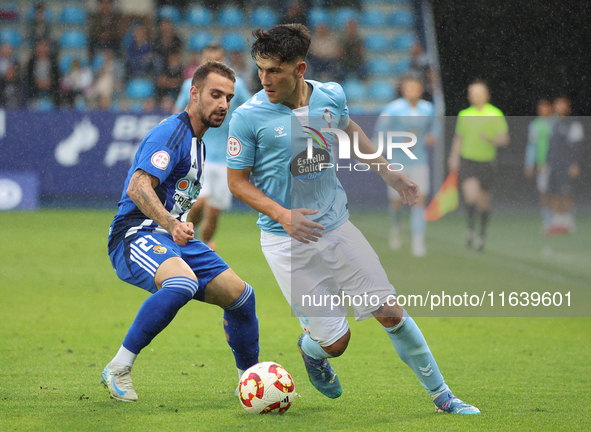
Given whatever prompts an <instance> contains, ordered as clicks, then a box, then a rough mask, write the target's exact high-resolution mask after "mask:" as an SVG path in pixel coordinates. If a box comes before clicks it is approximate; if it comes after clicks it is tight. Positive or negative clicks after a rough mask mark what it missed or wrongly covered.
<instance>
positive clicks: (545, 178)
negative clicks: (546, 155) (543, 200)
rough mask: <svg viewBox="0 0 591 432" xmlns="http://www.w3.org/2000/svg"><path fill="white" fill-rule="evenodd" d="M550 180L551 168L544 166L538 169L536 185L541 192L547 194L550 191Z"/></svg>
mask: <svg viewBox="0 0 591 432" xmlns="http://www.w3.org/2000/svg"><path fill="white" fill-rule="evenodd" d="M549 180H550V169H548V167H547V166H546V167H544V168H541V169H539V170H538V173H537V175H536V186H537V187H538V192H539V193H541V194H545V193H547V192H548V182H549Z"/></svg>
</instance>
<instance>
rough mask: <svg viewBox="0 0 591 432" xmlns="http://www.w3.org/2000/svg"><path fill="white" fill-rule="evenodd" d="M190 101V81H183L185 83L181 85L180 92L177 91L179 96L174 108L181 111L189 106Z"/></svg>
mask: <svg viewBox="0 0 591 432" xmlns="http://www.w3.org/2000/svg"><path fill="white" fill-rule="evenodd" d="M190 99H191V80H185V82H183V85H182V86H181V90H180V91H179V96H178V97H177V99H176V102H175V104H174V107H175V108H176V109H177V110H180V111H182V110H184V109H185V107H186V106H187V105H188V104H189V100H190Z"/></svg>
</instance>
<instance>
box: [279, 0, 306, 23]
mask: <svg viewBox="0 0 591 432" xmlns="http://www.w3.org/2000/svg"><path fill="white" fill-rule="evenodd" d="M306 3H310V2H306ZM307 10H309V4H308V7H306V5H304V2H303V1H302V0H293V1H292V2H291V3H290V4H289V6H288V7H287V12H286V13H285V15H283V17H282V18H281V24H294V23H299V24H304V25H305V26H307V25H308V18H307V15H306V11H307Z"/></svg>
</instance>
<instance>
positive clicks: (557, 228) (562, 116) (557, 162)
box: [546, 96, 585, 235]
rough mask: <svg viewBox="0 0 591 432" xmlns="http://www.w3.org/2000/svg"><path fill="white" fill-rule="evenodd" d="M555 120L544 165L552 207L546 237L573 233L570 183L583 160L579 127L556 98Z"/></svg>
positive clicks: (564, 101) (562, 99) (563, 102)
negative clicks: (550, 220) (546, 171)
mask: <svg viewBox="0 0 591 432" xmlns="http://www.w3.org/2000/svg"><path fill="white" fill-rule="evenodd" d="M554 112H555V113H556V121H555V122H554V125H553V127H552V133H551V135H550V145H549V147H548V157H547V164H548V169H549V170H550V177H549V179H548V193H549V194H550V204H551V207H552V222H551V224H550V227H549V228H548V230H547V231H546V233H547V234H548V235H560V234H566V233H572V232H574V231H575V219H574V216H573V214H572V212H571V210H572V206H573V198H572V180H573V179H576V178H577V177H579V175H580V172H581V166H580V162H581V160H582V157H583V145H582V144H583V138H584V136H585V133H584V130H583V125H582V124H581V122H580V121H578V120H577V119H574V118H569V117H568V116H569V115H570V112H571V104H570V100H569V99H568V98H567V97H564V96H563V97H559V98H557V99H556V100H555V101H554Z"/></svg>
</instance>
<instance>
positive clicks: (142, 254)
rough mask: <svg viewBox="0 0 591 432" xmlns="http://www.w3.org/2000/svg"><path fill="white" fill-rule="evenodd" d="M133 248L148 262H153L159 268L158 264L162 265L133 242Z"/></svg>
mask: <svg viewBox="0 0 591 432" xmlns="http://www.w3.org/2000/svg"><path fill="white" fill-rule="evenodd" d="M131 250H134V251H136V253H137V254H138V255H139V256H141V257H143V258H144V259H145V260H146V261H147V262H148V263H150V264H152V265H153V266H154V267H155V268H158V266H159V265H160V264H158V263H157V262H156V261H154V260H153V259H152V258H150V257H149V256H148V255H146V253H145V252H144V251H142V250H141V249H140V248H138V247H137V246H136V245H134V244H132V245H131Z"/></svg>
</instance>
